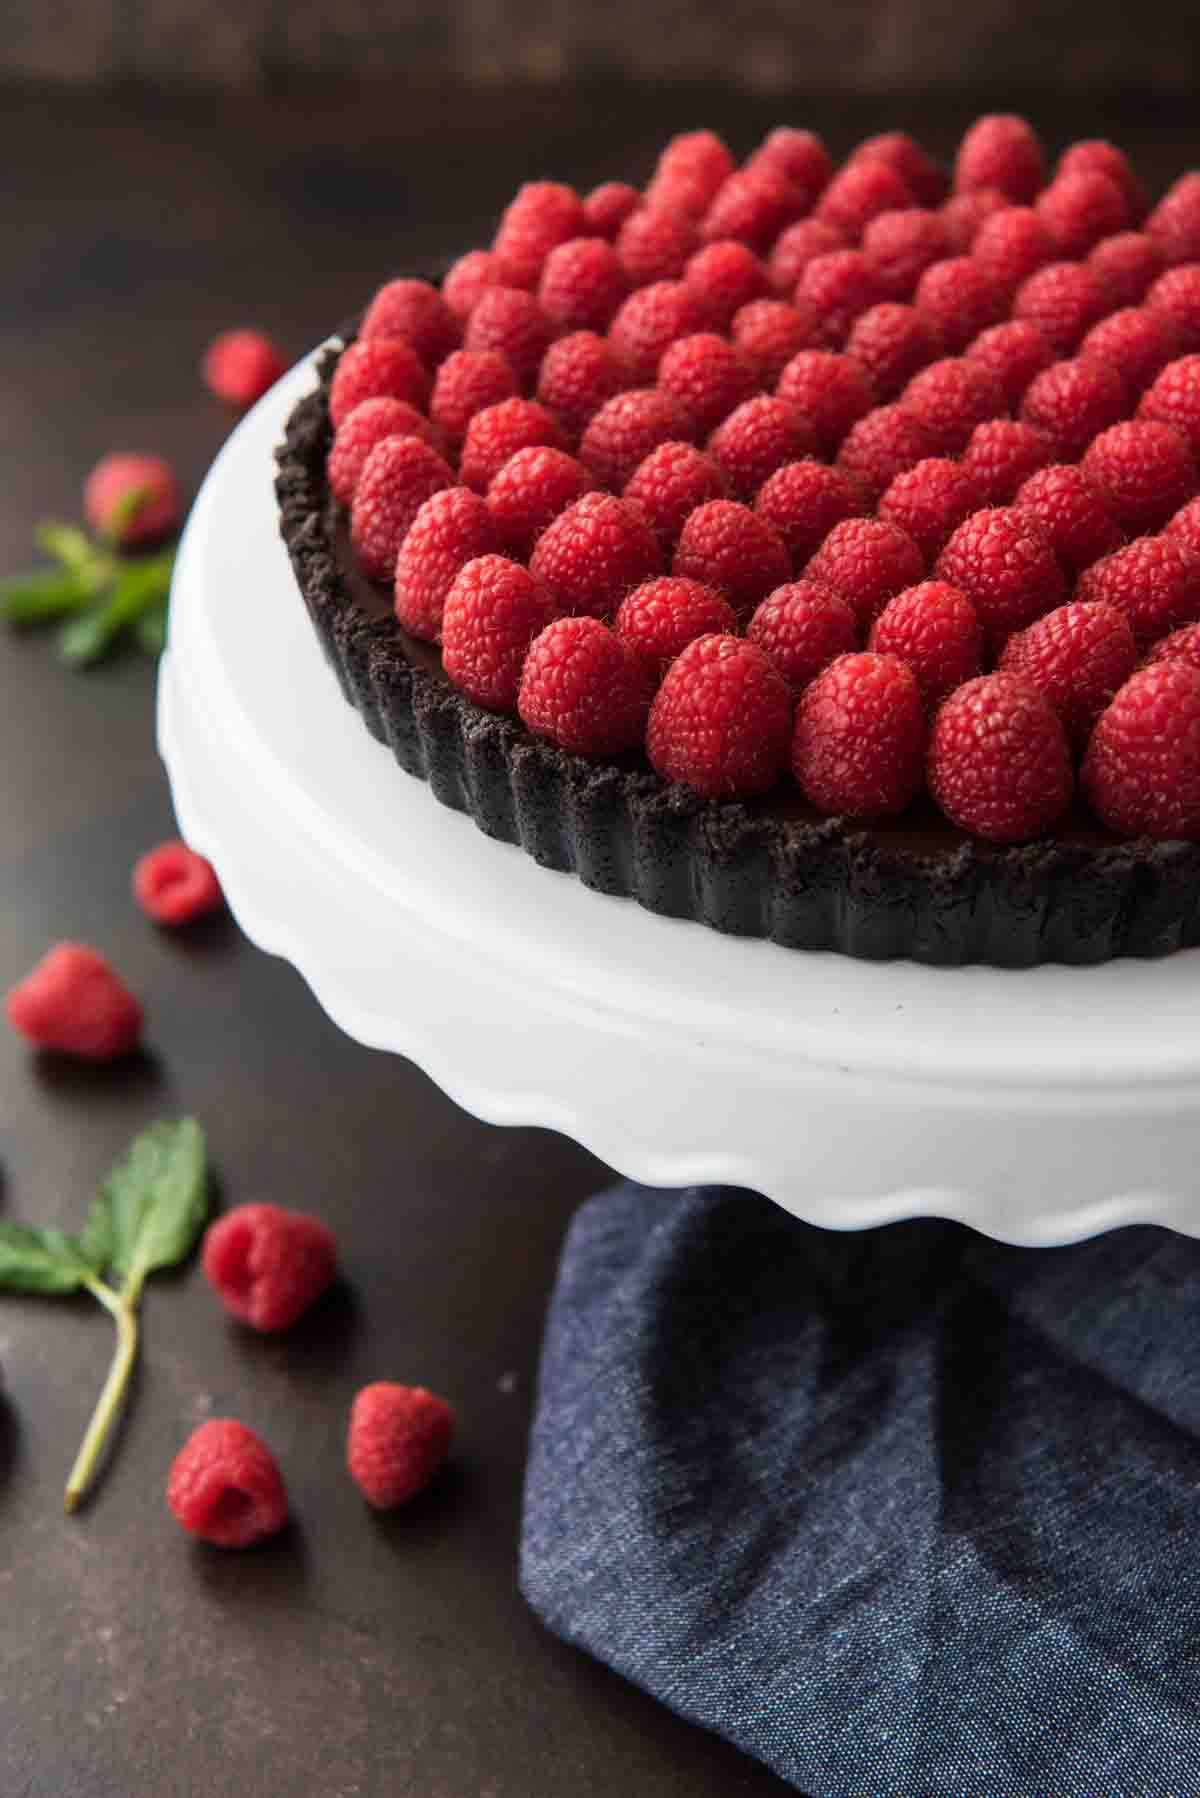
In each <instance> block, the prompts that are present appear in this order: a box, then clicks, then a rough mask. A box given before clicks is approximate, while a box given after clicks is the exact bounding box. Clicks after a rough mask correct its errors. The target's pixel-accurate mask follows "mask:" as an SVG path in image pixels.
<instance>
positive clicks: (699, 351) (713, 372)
mask: <svg viewBox="0 0 1200 1798" xmlns="http://www.w3.org/2000/svg"><path fill="white" fill-rule="evenodd" d="M658 384H659V386H660V388H662V389H663V391H664V392H666V393H669V394H671V395H673V397H674V398H675V399H676V400H677V401H678V403H679V405H680V406H681V407H682V408H683V410H684V411H685V412H686V413H687V415H688V417H689V418H690V419H691V421H692V423H693V425H694V426H695V428H696V432H697V434H698V435H699V436H702V437H706V436H707V435H708V434H709V432H710V431H714V430H715V429H716V428H717V426H718V425H719V424H720V423H721V421H722V419H725V418H728V417H729V414H730V413H731V412H732V411H733V410H734V408H735V407H736V406H740V405H741V403H742V401H743V400H746V399H749V397H750V395H751V394H752V393H753V392H754V385H755V382H754V370H753V368H752V367H751V365H750V363H749V362H748V361H747V360H746V358H745V357H744V356H743V355H742V354H741V353H740V352H739V351H738V350H736V349H735V348H734V346H733V345H732V344H731V343H729V342H727V341H726V339H725V338H724V337H718V336H717V335H716V333H715V332H712V331H698V332H697V333H696V334H695V336H693V337H681V338H679V339H678V341H677V342H675V343H673V344H671V345H670V346H669V347H668V348H667V349H666V350H664V352H663V355H662V360H661V361H660V362H659V365H658Z"/></svg>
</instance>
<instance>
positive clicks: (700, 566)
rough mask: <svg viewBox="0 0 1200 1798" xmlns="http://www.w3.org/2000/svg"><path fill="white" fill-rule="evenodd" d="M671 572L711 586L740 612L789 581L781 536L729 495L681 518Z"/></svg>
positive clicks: (788, 570) (764, 520)
mask: <svg viewBox="0 0 1200 1798" xmlns="http://www.w3.org/2000/svg"><path fill="white" fill-rule="evenodd" d="M671 572H672V573H673V574H683V575H686V576H687V577H688V579H689V580H693V581H702V582H703V583H704V585H705V586H708V587H715V588H716V589H717V591H718V592H719V593H723V594H724V595H725V598H726V599H727V600H728V601H729V603H730V605H731V606H732V607H733V609H734V611H735V612H737V613H738V614H739V615H742V614H744V613H747V612H749V611H751V610H752V609H753V607H754V606H756V605H757V604H758V602H759V600H760V599H762V598H764V597H765V595H766V594H768V593H770V592H771V591H772V590H773V589H774V588H775V587H781V586H782V585H783V583H784V582H785V581H786V580H790V579H791V573H792V567H791V560H790V558H789V556H788V553H787V550H786V548H785V547H784V542H783V538H782V537H781V536H780V535H779V533H778V531H776V530H775V529H773V527H772V526H771V525H769V524H768V523H767V521H766V519H765V518H760V517H759V516H758V515H757V513H755V512H752V511H751V510H750V508H749V506H741V505H738V504H737V502H736V501H735V500H730V499H713V500H709V502H708V504H707V505H703V506H697V508H696V510H695V511H694V512H693V513H692V515H691V517H690V518H689V519H688V520H687V522H686V523H685V525H684V527H683V530H682V531H681V532H680V534H679V544H678V547H677V549H676V551H675V557H674V560H673V561H672V563H671Z"/></svg>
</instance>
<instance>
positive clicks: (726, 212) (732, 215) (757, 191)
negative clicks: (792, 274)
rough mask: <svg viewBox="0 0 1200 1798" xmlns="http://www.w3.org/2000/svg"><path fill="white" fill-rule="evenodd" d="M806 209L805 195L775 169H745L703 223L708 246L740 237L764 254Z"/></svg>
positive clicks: (718, 197)
mask: <svg viewBox="0 0 1200 1798" xmlns="http://www.w3.org/2000/svg"><path fill="white" fill-rule="evenodd" d="M804 209H805V196H804V194H802V193H801V192H800V189H799V188H798V187H795V186H794V185H793V183H792V182H790V181H788V180H787V179H786V178H785V177H784V176H782V175H779V174H777V173H776V172H775V171H774V170H773V169H770V168H763V167H761V166H760V167H759V168H756V169H741V170H739V171H738V173H737V174H735V175H730V177H729V179H728V181H726V182H725V184H724V186H723V187H722V188H721V189H720V191H719V192H718V193H717V194H716V195H715V197H714V199H713V202H712V204H711V205H710V207H709V208H708V211H707V212H706V213H705V214H704V217H703V218H702V219H701V221H700V237H701V240H702V241H703V242H704V243H718V242H719V241H720V240H721V239H722V238H725V237H736V238H739V239H740V240H741V241H742V242H743V243H747V244H749V245H750V248H751V249H752V250H757V251H758V252H759V253H760V254H763V255H765V253H766V252H767V251H768V250H769V249H770V247H771V245H772V244H773V243H774V241H775V239H776V238H777V237H778V236H779V233H780V232H781V231H782V230H783V228H784V226H785V225H790V224H791V222H792V220H793V219H795V218H798V217H799V216H800V214H801V213H802V212H803V211H804Z"/></svg>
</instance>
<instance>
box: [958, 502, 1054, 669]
mask: <svg viewBox="0 0 1200 1798" xmlns="http://www.w3.org/2000/svg"><path fill="white" fill-rule="evenodd" d="M935 572H936V574H937V576H938V579H939V580H943V581H949V582H950V584H951V586H952V587H961V588H962V590H963V592H964V593H965V594H966V596H967V598H968V599H969V600H970V601H971V602H972V604H973V605H974V607H975V610H976V611H977V612H978V614H979V621H980V623H981V624H982V626H983V628H984V631H985V633H986V635H987V638H988V641H989V643H990V644H991V646H992V648H993V649H994V650H998V649H1000V648H1002V647H1003V645H1004V643H1005V642H1006V641H1007V640H1008V638H1009V637H1010V636H1011V635H1012V633H1013V631H1019V630H1022V629H1024V627H1025V625H1027V624H1032V623H1033V621H1034V619H1035V618H1040V617H1041V616H1042V614H1043V612H1049V611H1051V610H1052V609H1053V607H1055V606H1057V605H1061V604H1062V602H1063V600H1064V599H1066V597H1067V590H1066V588H1067V584H1066V580H1065V579H1064V576H1063V571H1062V569H1061V568H1060V567H1059V564H1058V561H1057V560H1056V558H1055V555H1054V551H1053V550H1052V549H1051V548H1050V545H1049V543H1048V542H1047V540H1046V538H1045V537H1044V536H1043V535H1042V532H1041V529H1040V527H1039V526H1038V524H1037V523H1036V521H1035V520H1033V519H1031V518H1030V517H1029V516H1028V515H1027V514H1026V513H1025V512H1021V511H1018V510H1017V509H1016V508H1015V507H1012V506H993V507H990V508H988V509H987V510H985V511H983V512H976V513H974V515H973V516H972V517H970V518H968V519H966V520H965V521H964V522H963V523H962V524H960V525H959V527H958V529H957V530H956V531H955V533H954V535H953V536H952V537H951V539H950V541H949V543H947V545H946V547H945V549H944V550H943V551H942V553H941V555H940V556H939V557H938V561H937V567H936V570H935Z"/></svg>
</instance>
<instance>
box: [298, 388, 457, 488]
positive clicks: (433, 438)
mask: <svg viewBox="0 0 1200 1798" xmlns="http://www.w3.org/2000/svg"><path fill="white" fill-rule="evenodd" d="M385 437H419V438H421V440H422V442H424V443H428V444H429V445H430V446H431V447H432V448H434V449H437V448H438V443H437V433H436V431H435V430H434V427H433V424H432V423H431V421H430V420H429V419H428V418H426V416H425V414H424V413H423V412H418V411H417V409H416V407H415V406H410V405H409V403H408V401H407V400H392V399H388V398H387V397H386V396H385V395H381V396H380V398H379V399H375V400H364V401H363V402H362V404H361V405H360V406H355V408H354V410H353V412H349V413H347V415H346V417H345V418H344V419H343V420H342V422H341V424H340V425H339V426H338V428H337V430H336V432H335V433H334V438H333V442H332V444H331V445H330V449H329V456H328V458H327V460H326V463H325V477H326V479H327V480H328V482H329V487H330V491H331V492H332V494H333V497H334V498H335V499H336V500H337V502H338V504H339V505H342V506H349V505H350V504H351V502H352V500H353V499H354V489H355V488H356V487H357V486H358V477H359V476H360V475H361V473H362V471H363V469H364V468H365V467H366V462H367V457H368V456H369V455H370V454H371V451H372V450H373V449H374V448H375V446H376V444H378V443H382V442H383V440H384V438H385Z"/></svg>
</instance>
